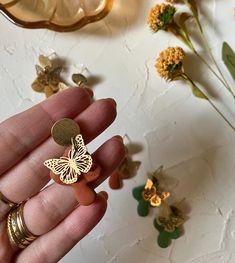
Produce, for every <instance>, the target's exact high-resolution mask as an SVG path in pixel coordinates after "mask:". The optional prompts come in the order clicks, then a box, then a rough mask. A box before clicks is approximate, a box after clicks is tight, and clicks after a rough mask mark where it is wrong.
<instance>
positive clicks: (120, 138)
mask: <svg viewBox="0 0 235 263" xmlns="http://www.w3.org/2000/svg"><path fill="white" fill-rule="evenodd" d="M113 138H114V139H116V140H119V141H121V142H123V138H122V136H120V135H116V136H114V137H113Z"/></svg>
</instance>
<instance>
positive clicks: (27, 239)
mask: <svg viewBox="0 0 235 263" xmlns="http://www.w3.org/2000/svg"><path fill="white" fill-rule="evenodd" d="M24 204H25V202H23V203H22V204H20V205H19V206H18V207H16V208H15V209H13V210H11V211H10V212H9V214H8V218H7V232H8V236H9V239H10V242H11V244H12V245H13V246H16V247H19V248H22V249H23V248H26V247H27V246H28V245H29V244H31V243H32V242H33V241H34V240H35V239H36V238H37V237H38V236H36V235H34V234H32V233H31V232H30V231H29V230H28V228H27V226H26V224H25V221H24V217H23V209H24Z"/></svg>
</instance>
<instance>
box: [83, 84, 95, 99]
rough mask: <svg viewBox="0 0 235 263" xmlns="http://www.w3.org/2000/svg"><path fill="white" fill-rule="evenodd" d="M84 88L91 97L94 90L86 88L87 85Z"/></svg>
mask: <svg viewBox="0 0 235 263" xmlns="http://www.w3.org/2000/svg"><path fill="white" fill-rule="evenodd" d="M84 90H85V91H86V92H87V93H89V95H90V97H91V98H92V97H93V96H94V92H93V90H92V89H90V88H88V87H85V88H84Z"/></svg>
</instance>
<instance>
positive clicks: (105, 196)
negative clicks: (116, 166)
mask: <svg viewBox="0 0 235 263" xmlns="http://www.w3.org/2000/svg"><path fill="white" fill-rule="evenodd" d="M99 195H101V196H102V197H103V198H104V199H105V200H106V201H107V200H108V198H109V195H108V193H107V192H105V191H101V192H99Z"/></svg>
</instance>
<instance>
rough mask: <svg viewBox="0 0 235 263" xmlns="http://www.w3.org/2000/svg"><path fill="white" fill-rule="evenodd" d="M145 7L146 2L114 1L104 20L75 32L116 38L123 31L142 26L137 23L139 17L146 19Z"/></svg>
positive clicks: (138, 0)
mask: <svg viewBox="0 0 235 263" xmlns="http://www.w3.org/2000/svg"><path fill="white" fill-rule="evenodd" d="M145 6H146V8H145ZM147 6H148V2H146V1H142V0H129V1H125V0H114V4H113V8H112V10H111V11H110V14H108V16H107V17H106V18H104V19H103V20H101V21H99V22H96V23H93V24H90V25H88V26H86V27H84V28H83V29H81V30H79V31H76V32H77V33H78V34H92V35H97V36H101V37H104V36H110V35H111V36H112V37H115V36H118V35H120V34H122V33H123V31H125V30H130V29H131V28H132V27H134V26H136V25H138V24H140V25H141V26H144V23H143V21H141V22H140V23H139V19H140V17H141V16H142V17H146V14H145V13H146V12H145V10H148V9H147ZM76 32H75V33H76Z"/></svg>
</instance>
